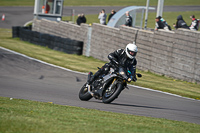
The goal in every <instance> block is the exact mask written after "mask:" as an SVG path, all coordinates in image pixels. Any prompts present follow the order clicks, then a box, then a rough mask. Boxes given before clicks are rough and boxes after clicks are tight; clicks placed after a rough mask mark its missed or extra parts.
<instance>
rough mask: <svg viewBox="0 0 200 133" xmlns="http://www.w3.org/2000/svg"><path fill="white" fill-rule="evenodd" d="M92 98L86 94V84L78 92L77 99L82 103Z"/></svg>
mask: <svg viewBox="0 0 200 133" xmlns="http://www.w3.org/2000/svg"><path fill="white" fill-rule="evenodd" d="M91 98H92V96H91V94H90V93H89V92H88V88H87V87H86V83H85V84H84V85H83V87H82V88H81V90H80V91H79V99H80V100H82V101H88V100H90V99H91Z"/></svg>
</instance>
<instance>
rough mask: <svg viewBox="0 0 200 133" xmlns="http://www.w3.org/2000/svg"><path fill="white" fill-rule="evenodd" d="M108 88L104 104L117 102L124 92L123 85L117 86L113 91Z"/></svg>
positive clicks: (103, 99) (104, 96)
mask: <svg viewBox="0 0 200 133" xmlns="http://www.w3.org/2000/svg"><path fill="white" fill-rule="evenodd" d="M108 88H109V87H108ZM108 88H107V89H106V90H105V91H104V94H103V98H102V101H103V103H111V102H112V101H113V100H115V99H116V98H117V97H118V96H119V94H120V93H121V91H122V90H123V85H122V84H116V85H115V87H113V88H112V89H111V90H109V89H108Z"/></svg>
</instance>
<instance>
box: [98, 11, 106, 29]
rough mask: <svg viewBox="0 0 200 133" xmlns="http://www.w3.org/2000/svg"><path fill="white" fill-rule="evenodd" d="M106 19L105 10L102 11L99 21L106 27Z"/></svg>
mask: <svg viewBox="0 0 200 133" xmlns="http://www.w3.org/2000/svg"><path fill="white" fill-rule="evenodd" d="M106 18H107V15H106V13H105V10H104V9H102V11H101V12H100V13H99V16H98V19H99V20H100V24H103V25H106Z"/></svg>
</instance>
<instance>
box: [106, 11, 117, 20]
mask: <svg viewBox="0 0 200 133" xmlns="http://www.w3.org/2000/svg"><path fill="white" fill-rule="evenodd" d="M115 13H116V12H115V10H112V11H111V14H110V15H109V17H108V22H109V21H110V19H111V18H112V16H113V15H115Z"/></svg>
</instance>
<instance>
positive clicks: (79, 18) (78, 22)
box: [76, 14, 81, 25]
mask: <svg viewBox="0 0 200 133" xmlns="http://www.w3.org/2000/svg"><path fill="white" fill-rule="evenodd" d="M76 23H77V25H80V24H81V15H80V14H78V18H77V20H76Z"/></svg>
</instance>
